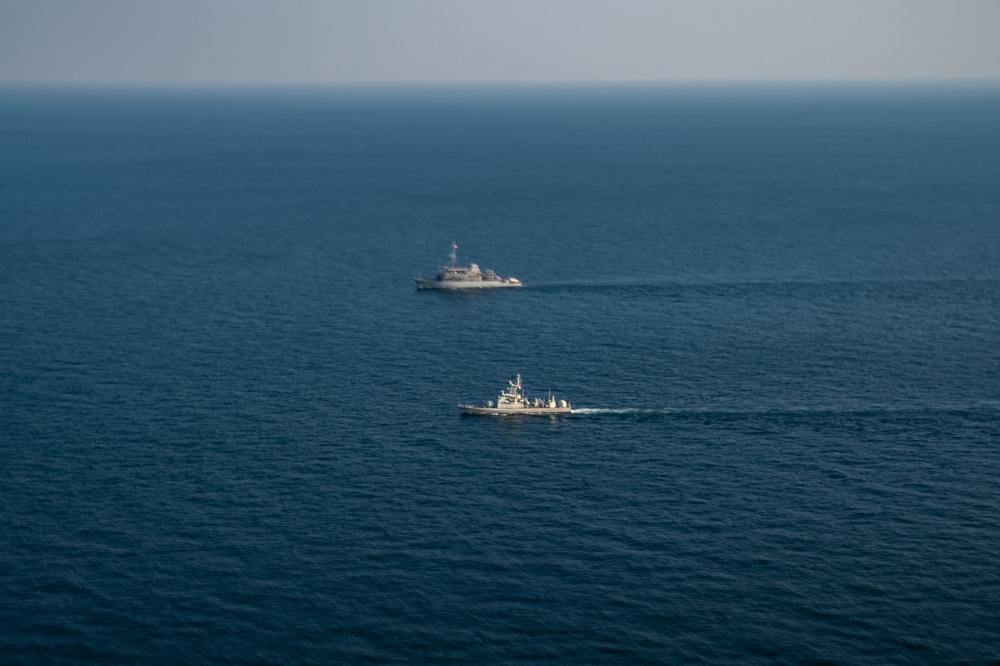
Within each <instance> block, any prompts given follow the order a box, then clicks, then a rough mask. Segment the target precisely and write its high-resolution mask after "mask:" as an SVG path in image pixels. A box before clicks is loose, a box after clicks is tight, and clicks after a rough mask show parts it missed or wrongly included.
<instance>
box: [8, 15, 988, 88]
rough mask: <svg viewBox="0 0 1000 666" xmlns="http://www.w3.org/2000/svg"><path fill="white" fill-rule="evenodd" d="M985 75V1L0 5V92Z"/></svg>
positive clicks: (870, 78) (986, 43)
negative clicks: (57, 86) (17, 86)
mask: <svg viewBox="0 0 1000 666" xmlns="http://www.w3.org/2000/svg"><path fill="white" fill-rule="evenodd" d="M955 79H958V80H970V79H988V80H994V81H997V80H1000V0H743V1H740V0H606V1H604V0H350V1H344V0H284V1H281V2H279V1H277V0H275V1H273V2H265V1H263V0H162V1H159V0H154V1H148V2H147V1H144V0H0V83H62V82H68V83H369V82H370V83H390V82H405V83H422V82H435V83H457V82H486V83H496V82H606V81H607V82H659V81H663V82H692V81H718V82H722V81H741V82H742V81H803V80H807V81H844V80H863V81H870V80H902V81H912V80H935V81H939V80H955Z"/></svg>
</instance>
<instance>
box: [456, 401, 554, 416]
mask: <svg viewBox="0 0 1000 666" xmlns="http://www.w3.org/2000/svg"><path fill="white" fill-rule="evenodd" d="M458 408H459V409H460V410H462V413H463V414H474V415H476V416H564V415H567V414H572V413H573V410H572V409H571V408H570V407H520V408H514V409H505V408H498V407H481V406H479V405H461V404H460V405H459V406H458Z"/></svg>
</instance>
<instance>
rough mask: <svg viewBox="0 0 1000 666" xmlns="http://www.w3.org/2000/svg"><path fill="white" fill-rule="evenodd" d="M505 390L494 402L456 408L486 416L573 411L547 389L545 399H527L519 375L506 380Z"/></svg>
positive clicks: (459, 405)
mask: <svg viewBox="0 0 1000 666" xmlns="http://www.w3.org/2000/svg"><path fill="white" fill-rule="evenodd" d="M507 384H508V387H507V390H506V391H504V392H503V393H501V394H500V395H499V396H497V401H496V404H494V403H493V401H492V400H489V401H487V403H486V404H485V405H466V404H463V403H461V402H460V403H458V408H459V409H460V410H462V413H463V414H482V415H487V416H507V415H511V416H519V415H521V414H524V415H525V416H528V415H545V414H571V413H572V412H573V409H572V407H570V404H569V403H568V402H566V401H565V400H559V401H556V399H555V398H553V397H552V391H549V397H548V398H547V399H545V400H542V399H540V398H535V399H534V400H528V399H527V398H525V397H524V387H523V386H521V375H520V374H519V375H518V376H517V379H515V380H514V381H512V382H511V381H508V382H507Z"/></svg>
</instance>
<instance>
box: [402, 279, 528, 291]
mask: <svg viewBox="0 0 1000 666" xmlns="http://www.w3.org/2000/svg"><path fill="white" fill-rule="evenodd" d="M414 280H415V281H416V283H417V289H452V290H468V289H514V288H517V287H520V286H521V283H520V282H507V281H500V280H496V281H492V280H483V281H478V280H477V281H475V282H471V281H470V282H463V281H458V280H447V281H445V280H425V279H421V278H414Z"/></svg>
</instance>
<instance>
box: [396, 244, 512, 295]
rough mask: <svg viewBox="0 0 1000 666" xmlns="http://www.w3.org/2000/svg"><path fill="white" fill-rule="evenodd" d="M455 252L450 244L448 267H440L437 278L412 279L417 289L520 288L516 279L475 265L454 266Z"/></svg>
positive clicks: (456, 259)
mask: <svg viewBox="0 0 1000 666" xmlns="http://www.w3.org/2000/svg"><path fill="white" fill-rule="evenodd" d="M457 250H458V245H456V244H455V243H454V242H452V244H451V254H449V255H448V265H447V266H442V267H441V272H440V273H438V274H437V277H435V278H420V277H417V278H413V279H414V280H415V281H416V283H417V289H496V288H500V287H520V286H522V285H521V281H520V280H518V279H517V278H512V277H508V278H502V277H500V276H499V275H497V274H496V273H494V272H493V271H491V270H489V269H487V270H482V269H480V268H479V266H478V265H477V264H469V265H468V266H456V265H455V264H456V262H457V261H458V257H457V255H456V252H457Z"/></svg>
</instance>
